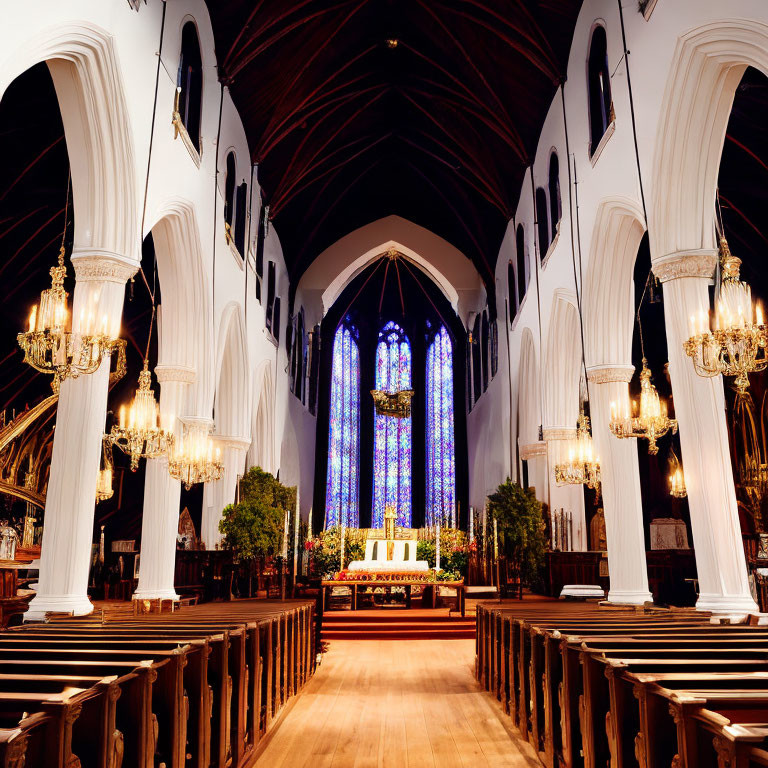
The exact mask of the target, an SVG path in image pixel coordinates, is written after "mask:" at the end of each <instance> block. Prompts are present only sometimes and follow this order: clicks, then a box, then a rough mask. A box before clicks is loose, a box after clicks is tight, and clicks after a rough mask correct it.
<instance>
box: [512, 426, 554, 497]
mask: <svg viewBox="0 0 768 768" xmlns="http://www.w3.org/2000/svg"><path fill="white" fill-rule="evenodd" d="M519 450H520V460H521V461H527V462H528V486H529V487H530V488H533V489H534V490H535V492H536V498H537V499H538V500H539V501H542V502H544V503H546V504H549V481H548V479H547V444H546V443H545V442H544V441H543V440H539V441H537V442H535V443H527V444H526V445H521V446H520V449H519ZM521 485H522V478H521Z"/></svg>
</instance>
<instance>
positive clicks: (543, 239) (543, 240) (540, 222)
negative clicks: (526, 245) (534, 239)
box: [536, 187, 550, 261]
mask: <svg viewBox="0 0 768 768" xmlns="http://www.w3.org/2000/svg"><path fill="white" fill-rule="evenodd" d="M536 232H537V234H538V236H539V261H543V260H544V257H545V256H546V255H547V249H548V248H549V242H550V241H549V207H548V206H547V193H546V192H545V191H544V188H543V187H537V188H536Z"/></svg>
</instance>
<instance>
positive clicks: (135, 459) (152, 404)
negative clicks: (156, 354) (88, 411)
mask: <svg viewBox="0 0 768 768" xmlns="http://www.w3.org/2000/svg"><path fill="white" fill-rule="evenodd" d="M151 383H152V374H151V372H150V371H149V367H148V361H147V360H146V359H145V360H144V368H143V369H142V371H141V373H140V374H139V386H138V388H137V389H136V394H135V395H134V397H133V402H132V403H131V404H130V406H129V407H128V408H127V409H126V407H125V406H124V405H123V406H121V407H120V420H119V422H118V423H117V424H114V425H113V426H112V430H111V431H110V433H109V434H108V435H105V438H106V439H107V440H108V441H109V442H110V443H111V444H112V445H116V446H117V447H118V448H119V449H120V450H121V451H122V452H123V453H125V454H127V455H128V456H130V457H131V472H135V471H136V470H137V469H138V467H139V460H140V459H154V458H158V457H159V456H164V455H166V454H167V453H168V452H169V451H170V449H171V446H172V445H173V432H172V428H171V425H172V423H173V420H172V419H169V420H168V428H167V429H163V428H162V427H161V425H160V406H159V405H158V404H157V400H156V399H155V393H154V392H153V391H152V386H151Z"/></svg>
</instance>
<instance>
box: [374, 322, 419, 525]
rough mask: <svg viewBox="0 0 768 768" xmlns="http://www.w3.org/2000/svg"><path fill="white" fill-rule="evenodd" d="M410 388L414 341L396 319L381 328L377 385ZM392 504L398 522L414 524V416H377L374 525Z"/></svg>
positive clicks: (389, 388) (387, 389) (390, 388)
mask: <svg viewBox="0 0 768 768" xmlns="http://www.w3.org/2000/svg"><path fill="white" fill-rule="evenodd" d="M410 388H411V344H410V342H409V341H408V337H407V336H406V334H405V331H403V329H402V328H401V327H400V326H399V325H397V324H396V323H387V324H386V325H385V326H384V328H382V330H381V331H380V332H379V343H378V346H377V347H376V389H379V390H383V391H385V392H397V391H399V390H402V389H410ZM387 504H393V505H394V506H395V510H396V511H397V525H399V526H403V527H405V528H409V527H410V526H411V512H412V510H411V417H410V416H409V417H408V418H406V419H396V418H395V417H394V416H380V415H379V414H375V417H374V442H373V527H374V528H381V527H382V526H383V525H384V507H385V506H386V505H387Z"/></svg>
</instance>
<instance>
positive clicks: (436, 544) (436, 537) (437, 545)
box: [435, 522, 440, 571]
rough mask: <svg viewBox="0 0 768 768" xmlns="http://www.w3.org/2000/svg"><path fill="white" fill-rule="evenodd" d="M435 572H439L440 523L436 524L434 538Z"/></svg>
mask: <svg viewBox="0 0 768 768" xmlns="http://www.w3.org/2000/svg"><path fill="white" fill-rule="evenodd" d="M435 570H436V571H439V570H440V523H439V522H438V524H437V534H436V536H435Z"/></svg>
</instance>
